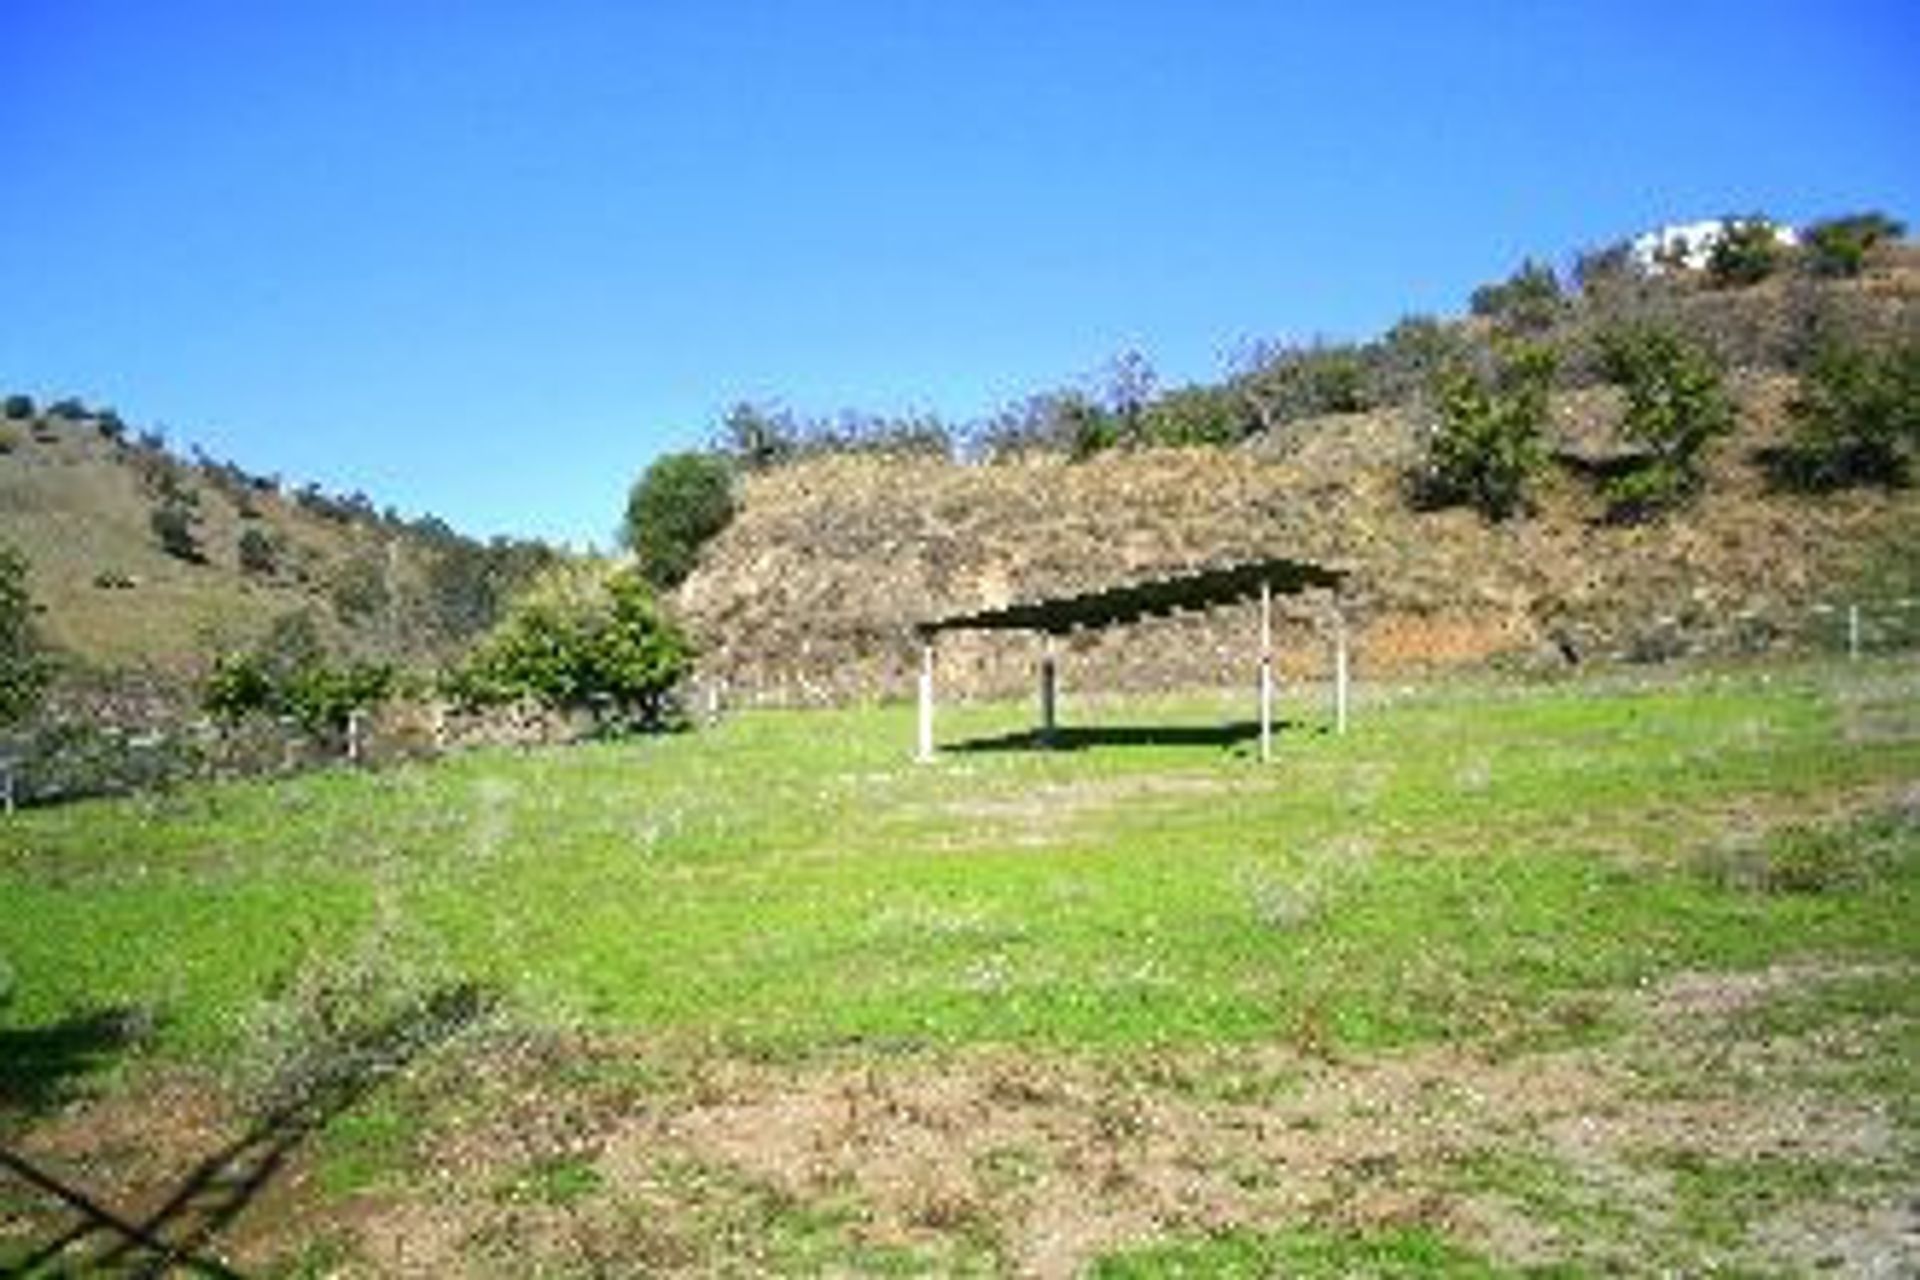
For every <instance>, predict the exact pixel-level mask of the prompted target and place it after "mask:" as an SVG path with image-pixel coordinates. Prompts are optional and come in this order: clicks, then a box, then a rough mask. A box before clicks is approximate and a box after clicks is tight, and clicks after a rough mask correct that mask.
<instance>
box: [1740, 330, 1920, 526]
mask: <svg viewBox="0 0 1920 1280" xmlns="http://www.w3.org/2000/svg"><path fill="white" fill-rule="evenodd" d="M1788 411H1789V413H1790V414H1791V416H1792V419H1793V424H1794V434H1793V438H1792V440H1791V441H1790V442H1789V444H1788V446H1787V448H1786V449H1784V450H1782V451H1781V453H1780V455H1779V456H1778V458H1777V459H1776V460H1775V462H1774V464H1773V466H1774V470H1775V473H1776V478H1777V479H1780V480H1783V481H1785V482H1786V483H1788V484H1789V485H1790V486H1791V487H1795V488H1801V489H1807V490H1820V489H1837V488H1844V487H1847V486H1849V485H1857V484H1879V485H1887V486H1890V487H1891V486H1898V485H1904V484H1906V483H1907V482H1908V480H1909V479H1910V477H1911V472H1912V468H1913V463H1914V459H1915V457H1916V455H1920V342H1906V343H1902V344H1899V345H1897V346H1893V347H1888V348H1884V349H1880V350H1875V349H1873V348H1871V347H1866V346H1861V345H1856V344H1850V343H1840V342H1836V343H1830V344H1828V345H1827V346H1825V347H1824V348H1822V349H1821V350H1820V351H1819V352H1818V353H1817V354H1816V355H1815V357H1814V359H1813V361H1812V363H1811V365H1810V366H1809V367H1808V368H1807V370H1806V372H1805V373H1803V374H1802V375H1801V378H1800V390H1799V393H1798V394H1797V395H1796V396H1795V397H1794V399H1793V401H1792V402H1791V403H1790V404H1789V406H1788Z"/></svg>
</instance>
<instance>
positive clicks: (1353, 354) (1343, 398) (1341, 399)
mask: <svg viewBox="0 0 1920 1280" xmlns="http://www.w3.org/2000/svg"><path fill="white" fill-rule="evenodd" d="M1248 363H1249V364H1250V365H1251V367H1250V368H1249V369H1248V370H1247V371H1246V372H1245V373H1243V374H1241V375H1240V377H1239V378H1238V379H1237V380H1236V386H1237V389H1238V390H1239V391H1240V393H1241V395H1242V396H1243V397H1245V399H1246V401H1247V402H1248V404H1249V405H1250V406H1251V407H1252V409H1253V412H1254V415H1255V417H1256V418H1257V420H1258V425H1259V428H1260V429H1261V430H1263V431H1272V430H1273V429H1275V428H1276V427H1280V426H1283V425H1285V424H1286V423H1289V422H1293V421H1295V420H1297V419H1300V418H1311V417H1317V416H1319V415H1321V414H1328V413H1355V412H1358V411H1360V410H1363V409H1366V408H1367V407H1369V405H1370V404H1371V403H1372V402H1373V396H1372V394H1371V392H1370V390H1369V386H1368V383H1369V378H1368V366H1367V361H1366V359H1365V357H1364V356H1363V354H1362V352H1361V350H1360V349H1359V348H1356V347H1353V346H1351V345H1347V344H1331V345H1327V344H1315V345H1313V346H1305V347H1295V346H1281V347H1259V348H1256V349H1255V350H1254V351H1253V353H1252V354H1251V356H1250V358H1249V360H1248Z"/></svg>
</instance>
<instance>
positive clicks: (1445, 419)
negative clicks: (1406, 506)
mask: <svg viewBox="0 0 1920 1280" xmlns="http://www.w3.org/2000/svg"><path fill="white" fill-rule="evenodd" d="M1554 367H1555V360H1554V356H1553V353H1552V352H1551V351H1549V350H1548V349H1547V348H1545V347H1543V346H1541V345H1539V344H1537V343H1516V344H1513V345H1511V346H1509V347H1508V348H1507V349H1506V350H1505V351H1504V352H1502V354H1501V356H1500V359H1499V362H1498V364H1497V366H1496V367H1495V368H1494V369H1493V370H1492V372H1491V373H1490V374H1489V373H1487V372H1485V371H1481V370H1477V369H1475V368H1473V367H1472V366H1470V365H1467V364H1465V363H1459V364H1454V365H1451V366H1449V367H1448V368H1447V369H1445V370H1443V371H1442V372H1441V373H1440V375H1439V376H1438V378H1437V379H1436V380H1435V384H1434V389H1433V394H1434V397H1435V400H1436V402H1437V404H1438V409H1439V419H1440V420H1439V424H1438V426H1437V427H1436V429H1435V430H1434V433H1433V435H1432V437H1431V439H1430V440H1429V441H1428V446H1427V457H1426V461H1425V464H1424V466H1423V467H1422V469H1421V470H1420V471H1419V472H1418V473H1416V475H1415V476H1414V477H1413V491H1414V496H1415V498H1416V500H1417V501H1419V502H1420V503H1421V504H1422V505H1425V506H1470V507H1472V508H1474V509H1475V510H1476V511H1478V512H1480V514H1482V515H1483V516H1485V517H1486V518H1487V519H1489V520H1505V519H1507V518H1508V517H1510V516H1513V515H1515V514H1517V513H1519V512H1520V511H1522V510H1524V509H1525V507H1526V505H1527V484H1528V482H1529V481H1530V480H1531V479H1532V477H1533V475H1534V474H1535V473H1536V472H1537V471H1538V470H1539V469H1540V467H1541V465H1542V463H1543V462H1544V461H1545V456H1546V455H1545V450H1544V448H1543V446H1542V444H1541V431H1542V429H1543V428H1544V426H1545V425H1546V420H1547V392H1548V390H1549V388H1550V387H1551V386H1552V385H1553V374H1554Z"/></svg>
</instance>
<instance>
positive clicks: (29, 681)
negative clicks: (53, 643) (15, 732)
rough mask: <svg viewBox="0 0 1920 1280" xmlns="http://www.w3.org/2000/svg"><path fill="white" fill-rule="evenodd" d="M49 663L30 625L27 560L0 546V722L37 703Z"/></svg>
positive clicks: (20, 714) (24, 712)
mask: <svg viewBox="0 0 1920 1280" xmlns="http://www.w3.org/2000/svg"><path fill="white" fill-rule="evenodd" d="M51 674H52V671H51V666H50V664H49V662H48V659H47V655H46V652H45V650H44V649H42V647H41V645H40V638H39V636H38V635H36V634H35V632H34V627H33V598H32V596H31V595H29V594H28V591H27V562H26V560H25V559H24V558H23V557H22V556H21V555H20V553H19V552H17V551H15V550H13V548H11V547H7V546H0V724H12V723H14V722H15V721H17V720H20V719H22V718H24V717H25V716H26V715H27V714H28V713H29V712H31V711H32V710H33V709H34V708H35V707H37V706H38V705H39V704H40V695H41V694H42V693H43V692H44V691H45V690H46V687H47V681H48V679H49V678H50V677H51Z"/></svg>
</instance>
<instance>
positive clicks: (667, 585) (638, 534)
mask: <svg viewBox="0 0 1920 1280" xmlns="http://www.w3.org/2000/svg"><path fill="white" fill-rule="evenodd" d="M733 512H734V497H733V468H732V467H731V466H730V465H729V464H728V463H727V460H726V459H725V458H721V457H718V456H716V455H714V454H711V453H670V454H667V455H665V456H664V457H661V458H658V459H656V460H655V461H654V463H653V465H651V466H649V467H648V468H647V469H646V471H645V472H644V473H643V474H642V475H641V477H640V479H639V480H638V481H637V482H635V484H634V486H633V491H632V493H631V494H630V495H629V496H628V498H627V520H626V526H625V528H624V529H623V530H622V534H623V535H624V537H625V540H626V543H627V545H628V546H629V547H631V548H633V552H634V555H635V556H637V557H638V558H639V561H640V572H641V573H642V574H644V575H645V576H646V579H647V581H648V582H651V583H652V584H653V585H654V586H656V587H658V588H660V589H661V590H670V589H671V588H673V587H676V586H678V585H679V584H680V583H681V582H683V581H685V580H686V577H687V575H688V574H690V573H692V572H693V566H694V564H695V562H696V561H697V560H698V558H699V555H700V548H701V547H703V546H705V545H706V543H707V542H708V540H710V539H711V538H712V537H713V536H714V535H715V534H717V533H719V532H720V531H721V530H722V529H724V528H726V527H727V522H728V521H729V520H731V519H733Z"/></svg>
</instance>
